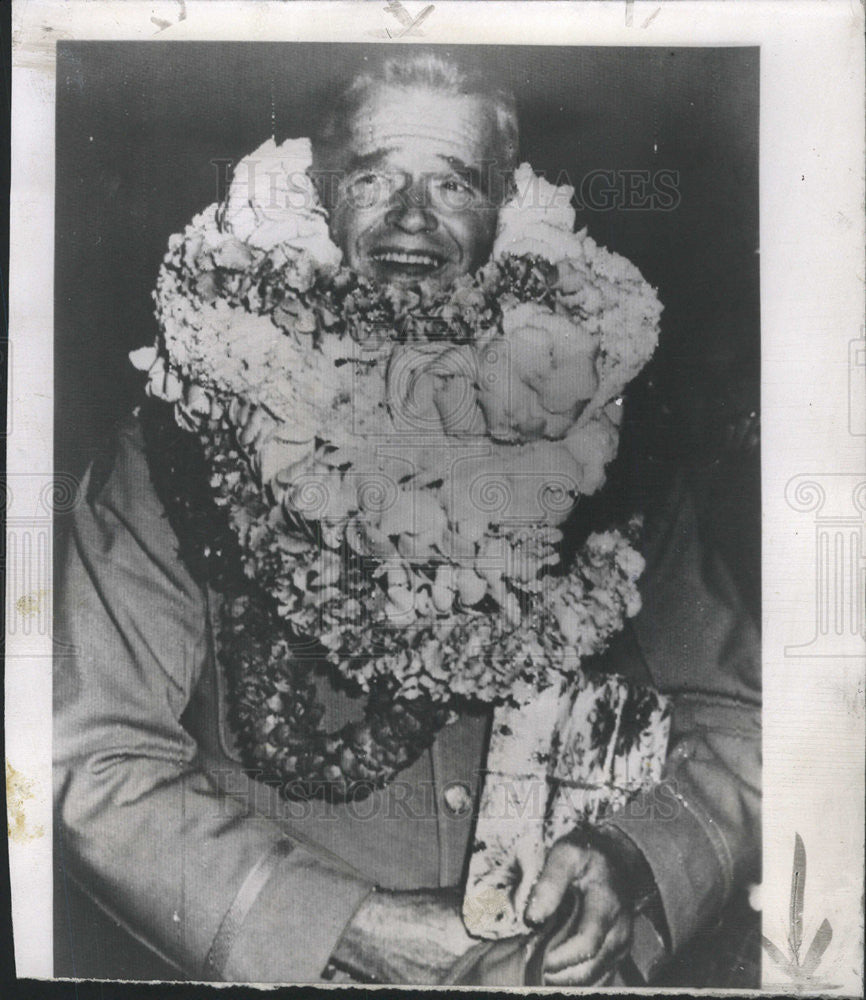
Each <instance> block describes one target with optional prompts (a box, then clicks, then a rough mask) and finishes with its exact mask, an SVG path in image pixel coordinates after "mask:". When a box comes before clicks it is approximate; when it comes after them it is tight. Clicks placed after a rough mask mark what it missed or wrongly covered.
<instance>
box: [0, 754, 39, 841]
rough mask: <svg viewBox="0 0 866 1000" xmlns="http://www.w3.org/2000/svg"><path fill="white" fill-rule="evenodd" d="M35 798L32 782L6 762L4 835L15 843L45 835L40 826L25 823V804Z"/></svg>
mask: <svg viewBox="0 0 866 1000" xmlns="http://www.w3.org/2000/svg"><path fill="white" fill-rule="evenodd" d="M33 798H35V795H34V793H33V782H32V781H31V780H30V778H25V777H24V775H23V774H22V773H21V772H20V771H17V770H16V769H15V768H14V767H13V766H12V765H11V764H10V763H9V761H8V760H7V761H6V833H7V834H8V836H9V839H10V840H12V841H15V842H16V843H19V844H21V843H26V842H27V841H28V840H37V839H38V838H39V837H42V836H44V835H45V831H44V830H43V829H42V827H41V826H35V827H31V826H30V825H29V824H28V822H27V809H26V806H27V802H28V801H29V800H30V799H33Z"/></svg>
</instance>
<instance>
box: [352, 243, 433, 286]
mask: <svg viewBox="0 0 866 1000" xmlns="http://www.w3.org/2000/svg"><path fill="white" fill-rule="evenodd" d="M370 259H371V260H372V261H373V263H374V264H375V265H376V267H377V268H378V269H379V270H380V271H382V272H383V274H384V275H385V276H386V277H388V278H400V277H405V278H415V279H418V278H425V277H427V276H428V275H431V274H434V273H435V272H436V271H438V270H439V269H440V268H441V267H442V266H443V265H444V264H445V263H446V258H445V257H443V256H441V255H440V254H438V253H433V252H431V251H428V250H397V249H391V248H385V249H381V250H375V251H374V252H373V253H372V254H371V255H370Z"/></svg>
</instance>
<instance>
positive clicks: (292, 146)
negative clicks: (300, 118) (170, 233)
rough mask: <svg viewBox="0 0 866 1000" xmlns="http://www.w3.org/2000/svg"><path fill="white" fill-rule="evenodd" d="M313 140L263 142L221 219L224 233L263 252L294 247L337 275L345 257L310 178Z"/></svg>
mask: <svg viewBox="0 0 866 1000" xmlns="http://www.w3.org/2000/svg"><path fill="white" fill-rule="evenodd" d="M312 162H313V154H312V149H311V147H310V140H309V139H290V140H288V141H286V142H284V143H282V144H281V145H279V146H278V145H277V144H276V142H275V141H274V140H273V139H268V140H267V141H266V142H263V143H262V145H261V146H259V148H258V149H256V150H255V152H253V153H250V155H249V156H245V157H244V158H243V159H242V160H241V161H240V163H238V165H237V166H236V167H235V170H234V174H233V177H232V183H231V186H230V188H229V192H228V197H227V198H226V201H225V203H224V205H223V208H222V211H221V214H220V223H221V229H222V230H223V231H224V232H227V233H232V234H233V235H234V236H236V237H237V238H238V239H239V240H243V241H244V242H245V243H249V244H250V245H251V246H253V247H258V248H259V249H261V250H268V251H269V250H272V249H274V248H275V247H277V246H280V247H284V246H290V247H292V248H293V249H295V250H298V251H306V252H307V253H308V254H309V255H310V256H311V257H312V258H313V259H314V260H315V261H316V262H317V264H318V265H319V267H322V268H332V269H336V268H337V267H339V265H340V260H341V258H342V253H341V252H340V250H339V248H338V247H337V246H336V245H335V244H334V243H333V242H332V241H331V238H330V235H329V233H328V225H327V219H326V213H325V210H324V209H323V208H322V206H321V205H320V204H319V199H318V195H317V193H316V189H315V186H314V184H313V181H312V179H311V178H310V176H309V175H308V173H307V171H308V170H309V168H310V166H311V164H312Z"/></svg>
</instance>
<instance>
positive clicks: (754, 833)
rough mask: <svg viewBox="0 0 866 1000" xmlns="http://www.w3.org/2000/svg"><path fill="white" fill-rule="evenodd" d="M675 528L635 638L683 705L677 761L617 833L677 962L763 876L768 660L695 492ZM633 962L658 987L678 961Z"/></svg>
mask: <svg viewBox="0 0 866 1000" xmlns="http://www.w3.org/2000/svg"><path fill="white" fill-rule="evenodd" d="M666 520H667V529H666V530H665V532H664V534H663V535H662V536H661V537H659V538H657V539H656V541H655V543H654V545H653V549H654V553H653V552H651V553H650V554H649V557H648V568H647V579H646V586H645V587H644V588H643V591H644V606H643V609H642V610H641V612H640V614H639V615H638V616H637V618H636V619H635V620H634V622H633V623H632V626H631V637H630V638H631V644H632V647H633V649H634V651H635V653H634V655H636V656H637V658H638V659H639V660H642V661H643V665H644V667H645V668H646V669H647V670H648V672H649V674H650V676H651V678H652V681H653V682H654V683H655V684H656V685H657V687H658V688H659V690H661V691H663V692H665V693H666V694H668V695H669V696H670V697H671V699H672V703H673V711H672V716H671V736H670V744H669V748H668V757H667V762H666V765H665V769H664V774H663V780H662V782H661V784H660V785H657V786H655V787H652V788H649V789H647V790H645V791H644V792H643V793H642V794H641V795H640V796H639V797H638V799H637V800H635V801H633V802H632V803H630V804H629V805H628V806H627V807H626V808H625V809H624V810H623V811H622V812H621V813H619V814H618V815H616V816H614V817H612V818H611V821H610V822H611V825H613V826H615V827H616V828H617V829H618V830H619V831H620V832H621V833H624V834H626V835H627V836H628V837H629V838H630V839H631V840H632V841H633V842H634V844H636V845H637V847H639V848H640V850H641V851H642V853H643V855H644V857H645V858H646V860H647V861H648V863H649V865H650V868H651V869H652V872H653V876H654V878H655V882H656V885H657V887H658V890H659V895H660V897H661V902H662V906H663V909H664V915H665V920H666V923H667V930H668V932H669V936H670V946H671V948H672V950H673V951H674V952H676V951H678V950H679V949H680V948H681V947H682V946H683V945H684V944H685V943H686V942H687V941H688V940H689V939H690V938H691V937H692V936H693V935H694V934H695V933H697V932H698V931H699V930H701V929H702V928H704V927H706V926H707V925H708V924H709V923H710V922H711V921H712V920H713V919H714V918H717V917H718V916H719V913H720V910H721V909H722V907H723V906H724V904H725V903H726V902H727V900H728V898H729V896H730V894H731V892H732V889H733V888H734V887H735V886H738V885H739V886H742V885H744V884H745V883H746V882H747V881H748V880H749V879H754V878H756V877H757V870H758V864H759V859H760V844H761V834H760V773H761V726H760V722H761V705H760V676H761V660H760V647H759V640H758V635H757V630H756V628H755V626H754V624H753V622H752V620H751V618H750V617H749V616H748V614H747V613H746V612H745V610H744V609H743V607H742V606H741V603H740V600H739V597H738V594H737V592H736V590H735V588H734V585H733V583H732V581H731V580H730V578H729V576H728V573H727V571H726V569H725V567H724V565H723V564H722V563H721V561H720V560H719V559H718V557H716V556H714V555H713V554H711V553H710V552H708V551H705V550H704V547H703V546H702V544H701V541H700V538H699V532H698V524H697V521H696V516H695V511H694V507H693V504H692V502H691V500H690V498H689V496H688V494H687V493H686V492H685V491H683V490H678V491H677V495H676V498H675V500H674V502H673V503H672V504H671V509H670V511H669V517H668V518H667V519H666ZM627 638H628V637H627ZM639 936H640V935H639ZM642 937H643V940H644V942H648V941H649V940H650V938H649V937H648V936H647V935H645V934H644V935H642ZM632 954H633V958H635V961H636V964H637V965H638V967H639V968H641V971H642V972H643V973H644V974H645V975H648V976H651V975H652V974H653V973H654V972H655V971H656V969H657V968H658V967H659V966H660V965H661V964H662V963H663V961H664V960H665V958H666V957H667V954H666V949H665V948H664V947H663V945H662V942H661V940H660V938H658V937H656V938H655V939H654V941H653V942H652V946H651V947H650V946H647V947H646V948H645V949H644V954H643V955H642V956H638V955H636V954H635V952H634V951H633V953H632Z"/></svg>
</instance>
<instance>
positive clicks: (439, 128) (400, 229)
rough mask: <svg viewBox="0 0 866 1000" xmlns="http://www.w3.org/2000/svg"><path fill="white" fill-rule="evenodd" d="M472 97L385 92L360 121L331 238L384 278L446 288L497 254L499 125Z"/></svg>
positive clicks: (368, 272) (365, 270) (359, 266)
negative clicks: (491, 187) (495, 142)
mask: <svg viewBox="0 0 866 1000" xmlns="http://www.w3.org/2000/svg"><path fill="white" fill-rule="evenodd" d="M490 117H491V116H490V115H487V114H485V109H484V107H483V105H482V104H481V101H480V100H479V99H477V98H473V97H462V96H456V97H451V96H448V95H443V94H437V93H433V92H431V91H429V90H424V89H417V88H416V89H412V90H403V89H396V88H382V89H381V90H379V91H376V92H375V93H374V94H372V95H371V96H370V97H369V98H368V99H367V100H366V101H365V103H364V104H363V105H362V106H361V108H360V109H359V111H358V114H357V115H356V116H355V118H354V120H353V122H352V123H351V126H350V130H349V133H350V134H349V135H348V136H347V147H346V150H345V153H344V156H343V164H342V170H341V175H340V179H339V183H338V187H337V194H336V200H335V202H334V204H333V209H332V213H331V235H332V238H333V239H334V241H335V242H336V243H337V244H339V246H340V247H341V249H342V250H343V253H344V255H345V261H346V263H347V264H348V265H349V266H350V267H351V268H353V269H354V270H356V271H358V272H359V273H360V274H363V275H365V276H366V277H368V278H372V279H373V280H375V281H379V282H386V283H391V284H400V285H411V284H414V283H416V282H418V281H421V280H424V279H426V280H429V281H433V282H435V283H436V284H438V285H440V286H442V287H445V286H447V285H449V284H450V283H451V282H452V281H453V280H454V279H455V278H456V277H457V276H458V275H460V274H465V273H466V272H470V271H474V270H475V269H476V268H477V267H479V266H480V265H481V264H483V263H484V261H486V260H487V259H488V257H489V256H490V251H491V248H492V245H493V237H494V235H495V228H496V206H495V205H494V204H493V202H492V201H491V199H490V197H489V193H488V190H487V182H488V178H489V177H491V176H493V175H494V173H495V172H496V171H497V169H498V171H499V172H501V170H502V165H497V164H495V163H492V162H491V159H490V156H491V154H490V150H491V148H492V144H491V127H492V126H491V121H490Z"/></svg>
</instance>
